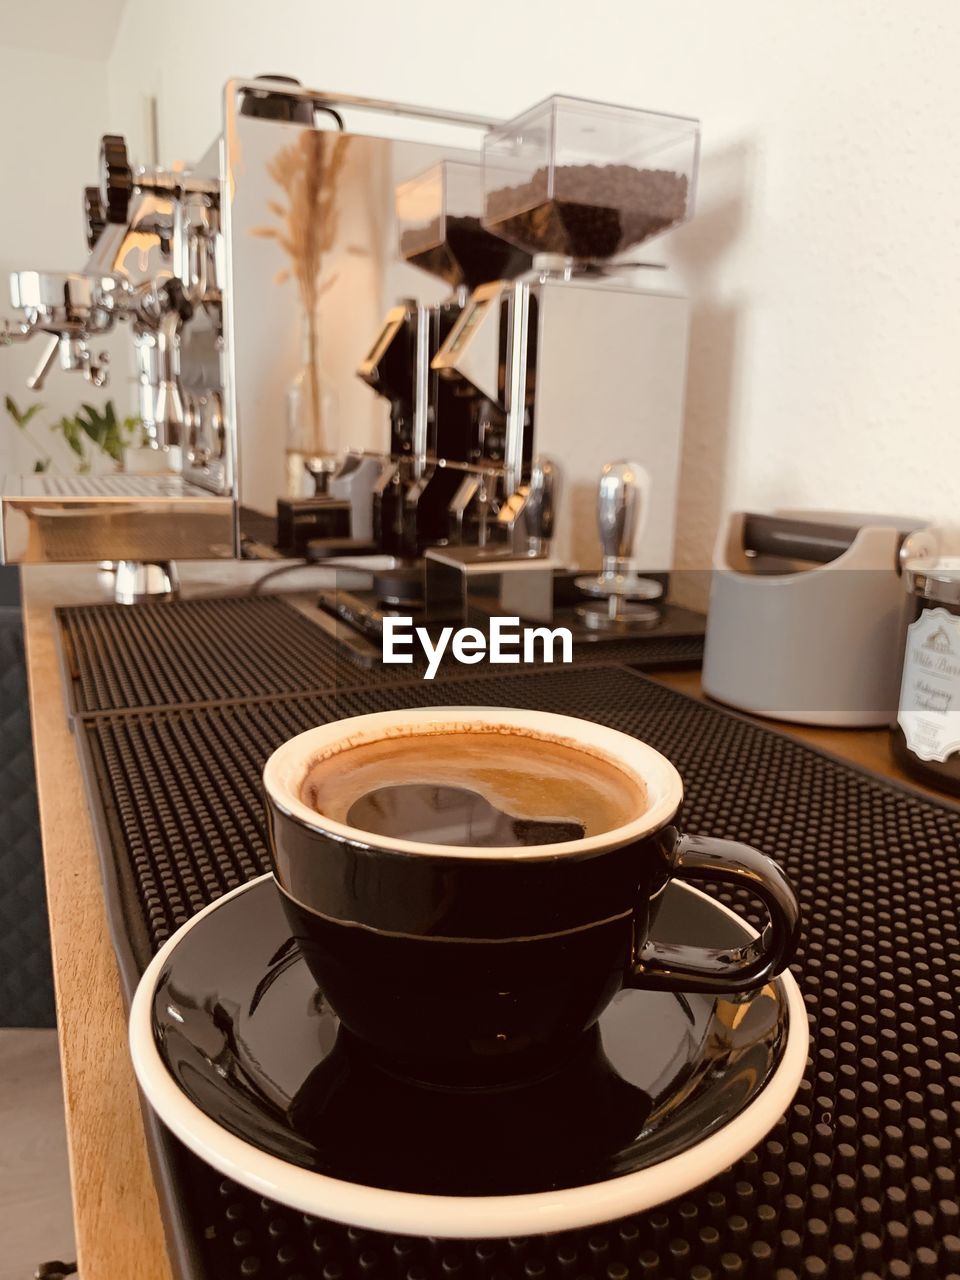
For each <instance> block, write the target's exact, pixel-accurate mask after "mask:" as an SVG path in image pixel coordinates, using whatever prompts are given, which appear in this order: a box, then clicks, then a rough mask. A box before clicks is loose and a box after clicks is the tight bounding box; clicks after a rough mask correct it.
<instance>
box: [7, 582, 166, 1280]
mask: <svg viewBox="0 0 960 1280" xmlns="http://www.w3.org/2000/svg"><path fill="white" fill-rule="evenodd" d="M23 594H24V639H25V644H26V650H27V670H28V674H29V690H30V713H31V717H32V721H33V750H34V760H35V765H36V775H37V798H38V801H39V808H40V829H41V834H42V839H43V856H44V874H45V878H46V890H47V910H48V913H49V917H50V946H51V953H52V957H53V975H54V986H55V990H56V1001H57V1027H58V1036H59V1042H60V1062H61V1070H62V1075H63V1093H64V1105H65V1109H66V1121H67V1137H68V1144H69V1152H70V1181H71V1187H72V1193H73V1212H74V1230H75V1234H76V1245H77V1262H78V1267H79V1274H80V1276H81V1277H82V1280H100V1278H101V1277H104V1278H105V1277H108V1276H117V1277H120V1276H122V1277H124V1280H171V1274H172V1273H171V1270H170V1264H169V1259H168V1255H167V1248H166V1242H165V1239H164V1232H163V1224H162V1221H161V1217H160V1206H159V1203H158V1200H157V1193H156V1188H155V1185H154V1181H153V1174H152V1171H151V1168H150V1162H149V1157H148V1154H147V1147H146V1141H145V1137H144V1129H143V1119H142V1116H141V1112H140V1100H139V1095H138V1092H137V1086H136V1081H135V1078H134V1075H133V1068H132V1066H131V1063H130V1055H129V1052H128V1049H127V1018H126V1010H125V1007H124V1002H123V998H122V995H121V989H120V978H119V974H118V971H117V965H116V960H115V958H114V953H113V947H112V945H111V941H110V934H109V930H108V927H107V918H106V911H105V907H104V896H103V887H102V882H101V876H100V866H99V862H98V859H97V852H96V847H95V844H94V837H93V831H92V827H91V823H90V819H89V816H88V811H87V799H86V795H85V793H84V788H83V779H82V776H81V770H80V762H79V760H78V757H77V751H76V746H75V743H74V740H73V734H72V733H71V730H70V727H69V724H68V721H67V713H66V707H65V704H64V691H63V687H62V682H61V678H60V669H59V661H58V656H57V641H56V621H55V618H54V614H53V609H52V607H51V605H50V604H49V603H48V602H47V601H46V600H45V599H44V597H45V596H46V592H43V591H41V592H39V593H37V594H36V597H35V598H32V597H33V595H34V593H32V592H31V591H30V590H29V589H25V590H24V593H23Z"/></svg>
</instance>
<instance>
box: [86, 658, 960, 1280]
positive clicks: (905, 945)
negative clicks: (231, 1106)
mask: <svg viewBox="0 0 960 1280" xmlns="http://www.w3.org/2000/svg"><path fill="white" fill-rule="evenodd" d="M430 702H445V703H455V702H462V703H484V702H486V703H493V704H505V705H518V706H535V707H540V708H542V709H544V710H551V711H562V712H565V713H568V714H572V715H579V716H583V717H585V718H587V719H593V720H598V721H601V722H603V723H606V724H608V725H611V726H614V727H616V728H619V729H622V730H625V731H626V732H629V733H633V734H636V735H637V736H640V737H642V738H644V739H645V740H647V741H649V742H650V743H652V744H653V745H654V746H656V747H658V748H659V749H660V750H662V751H664V752H665V753H666V754H667V755H669V756H670V757H671V759H673V760H674V761H675V762H676V764H677V765H678V767H679V768H680V771H681V773H682V774H683V776H684V782H685V787H686V793H687V802H686V811H685V825H686V827H687V829H688V830H691V831H697V830H701V831H704V832H708V833H710V834H713V835H719V836H727V837H733V838H737V839H741V840H746V841H748V842H750V843H753V844H756V845H758V846H759V847H760V848H762V849H764V850H766V851H768V852H770V853H772V854H774V855H775V856H777V857H778V858H780V859H781V860H782V861H783V863H784V865H785V866H786V868H787V870H788V872H789V874H790V875H791V876H792V877H793V879H794V882H795V884H796V886H797V888H798V892H799V895H800V898H801V901H802V905H803V909H804V918H805V924H804V938H803V944H802V948H801V952H800V954H799V956H798V960H797V963H796V964H795V965H794V971H795V972H796V974H797V977H798V979H799V982H800V986H801V989H802V991H803V994H804V998H805V1000H806V1002H807V1007H808V1010H809V1014H810V1018H811V1028H812V1034H813V1041H812V1049H811V1058H810V1061H809V1064H808V1069H807V1072H806V1075H805V1078H804V1081H803V1083H802V1086H801V1088H800V1091H799V1093H798V1095H797V1098H796V1100H795V1102H794V1104H793V1105H792V1106H791V1108H790V1110H789V1111H788V1113H787V1114H786V1116H784V1117H783V1118H782V1119H781V1121H780V1122H779V1123H778V1124H777V1126H776V1127H775V1129H774V1130H773V1132H772V1133H771V1134H770V1135H769V1137H768V1139H767V1140H766V1141H765V1142H764V1143H763V1144H761V1146H759V1147H758V1148H757V1149H756V1150H755V1151H753V1152H751V1153H750V1154H749V1155H747V1156H746V1157H744V1158H743V1159H741V1160H739V1161H737V1163H736V1164H735V1165H734V1166H733V1167H732V1168H731V1169H730V1170H729V1171H728V1172H727V1173H726V1174H725V1175H723V1176H721V1177H719V1178H716V1179H714V1180H713V1181H712V1182H711V1183H709V1184H708V1185H706V1186H704V1187H702V1188H700V1189H699V1190H698V1191H696V1192H694V1193H692V1194H691V1195H690V1196H688V1197H685V1198H684V1199H682V1200H678V1201H674V1202H671V1203H669V1204H666V1205H664V1206H663V1207H662V1208H660V1209H658V1210H656V1211H654V1212H652V1213H648V1214H643V1215H640V1216H638V1217H636V1218H630V1219H627V1220H625V1221H622V1222H618V1223H614V1224H612V1225H609V1226H605V1227H600V1228H593V1229H589V1230H584V1231H578V1232H573V1233H570V1234H569V1235H564V1236H556V1237H543V1238H533V1239H528V1240H512V1241H498V1242H492V1243H487V1242H477V1241H462V1242H450V1241H428V1240H407V1239H402V1238H394V1237H389V1236H383V1235H377V1234H375V1233H370V1232H359V1231H353V1230H348V1229H346V1228H343V1227H340V1226H336V1225H333V1224H330V1223H327V1222H323V1221H320V1220H316V1219H312V1218H304V1217H303V1216H301V1215H300V1214H297V1213H294V1212H292V1211H290V1210H287V1209H284V1208H282V1207H280V1206H278V1205H276V1204H273V1203H271V1202H269V1201H263V1200H260V1199H259V1198H258V1197H257V1196H255V1195H253V1194H252V1193H250V1192H247V1191H245V1190H244V1189H242V1188H240V1187H238V1186H235V1185H233V1184H231V1183H228V1182H224V1181H223V1180H222V1179H221V1178H220V1176H219V1175H218V1174H216V1173H214V1172H213V1171H212V1170H211V1169H210V1168H209V1167H208V1166H206V1165H204V1164H203V1163H202V1162H200V1161H198V1160H197V1159H196V1158H195V1157H193V1156H192V1155H190V1154H189V1153H187V1152H186V1151H185V1149H183V1148H179V1147H178V1148H177V1150H176V1153H175V1157H174V1175H175V1179H176V1186H177V1194H178V1198H179V1200H180V1203H181V1206H182V1207H183V1209H184V1212H185V1213H186V1214H187V1216H188V1220H189V1223H190V1231H189V1234H190V1236H191V1239H192V1240H193V1242H194V1244H195V1246H196V1248H197V1250H198V1254H199V1257H200V1260H201V1262H200V1274H202V1275H204V1276H206V1277H211V1278H212V1277H216V1278H217V1280H221V1278H223V1280H227V1278H228V1277H252V1276H261V1277H264V1278H267V1277H269V1278H270V1280H273V1277H277V1278H278V1280H279V1278H281V1277H282V1278H283V1280H295V1278H296V1277H320V1278H322V1280H346V1277H355V1276H362V1277H369V1280H381V1278H382V1280H432V1278H433V1277H438V1278H441V1277H463V1278H464V1280H468V1278H472V1277H478V1278H481V1280H507V1278H508V1277H523V1278H524V1280H539V1278H541V1277H542V1278H544V1280H553V1278H560V1277H568V1278H569V1280H578V1278H579V1277H588V1276H589V1277H593V1278H594V1280H629V1278H630V1277H645V1278H647V1280H711V1278H712V1277H715V1278H718V1280H719V1278H722V1277H741V1278H743V1280H768V1278H769V1280H793V1278H794V1277H810V1278H815V1277H829V1278H830V1280H845V1278H846V1277H861V1278H862V1280H868V1278H870V1277H875V1276H879V1277H886V1278H889V1280H901V1278H904V1277H923V1278H925V1280H934V1278H937V1280H945V1278H946V1277H951V1280H953V1278H955V1277H960V1190H958V1187H957V1158H958V1154H960V1039H958V1025H957V1023H958V1018H957V995H956V984H957V976H958V969H960V936H958V929H960V921H958V915H960V876H958V856H960V809H958V808H955V807H953V806H951V805H948V804H946V803H944V804H940V803H938V802H936V801H933V800H929V799H926V798H924V797H922V796H920V795H919V794H917V793H913V792H911V791H909V790H908V789H905V788H904V789H901V788H899V787H897V786H895V785H893V784H890V783H887V782H884V781H882V780H880V779H876V778H873V777H871V776H870V775H867V774H864V773H862V772H859V771H858V770H856V769H854V768H851V767H849V766H847V765H844V764H841V763H839V762H836V761H833V760H831V759H829V758H827V757H825V756H822V755H820V754H818V753H817V752H815V751H813V750H811V749H809V748H806V747H804V746H803V745H801V744H800V743H798V742H796V741H794V740H792V739H789V738H787V737H785V736H782V735H780V734H777V733H774V732H771V731H769V730H766V729H762V728H760V727H758V726H756V725H753V724H750V723H748V722H747V721H744V720H741V719H740V718H738V717H736V716H734V715H731V714H729V713H727V712H724V711H722V710H720V709H718V708H715V707H711V706H705V705H703V704H700V703H697V702H694V701H692V700H691V699H688V698H685V697H683V696H682V695H680V694H677V693H674V692H672V691H670V690H667V689H665V688H663V687H662V686H659V685H656V684H654V683H653V682H651V681H648V680H646V679H645V678H643V677H642V676H639V675H637V674H635V673H633V672H629V671H625V670H623V669H617V668H595V669H592V670H581V671H575V670H569V669H568V670H566V671H564V672H557V673H543V674H537V675H528V674H524V675H520V674H518V675H516V676H507V677H504V676H495V677H489V678H473V679H470V680H466V681H446V682H444V683H443V684H437V683H434V684H433V685H424V684H422V683H418V684H416V685H407V686H403V687H400V686H394V687H392V688H386V687H380V688H374V689H369V690H366V691H361V690H355V691H352V692H344V693H341V694H338V695H337V696H329V697H325V696H296V697H283V698H276V699H270V700H263V701H260V702H257V703H248V704H246V705H234V706H224V707H215V708H197V709H179V710H169V711H163V712H150V713H139V714H131V715H116V716H101V717H94V718H90V719H88V720H87V721H85V722H83V730H84V733H85V734H86V744H87V749H88V752H89V760H90V763H91V768H92V772H93V775H94V777H95V778H96V779H97V780H98V783H97V785H98V786H99V788H100V791H101V796H100V798H101V801H102V806H103V812H104V815H105V817H106V820H107V825H108V830H109V836H110V838H109V846H110V849H111V850H112V854H113V857H114V867H113V869H114V870H115V871H116V876H117V881H118V883H119V885H120V889H121V894H120V898H121V900H122V902H123V903H124V904H125V907H126V909H127V915H126V927H127V931H128V934H129V936H130V940H131V941H132V942H133V944H134V947H135V950H136V952H137V959H138V962H139V963H140V964H141V965H142V964H143V963H144V962H145V960H146V958H147V957H148V956H149V954H151V953H152V952H153V951H154V950H155V949H156V948H157V947H158V946H159V945H160V943H162V942H163V941H164V939H165V938H167V937H168V936H169V935H170V933H171V932H172V931H173V930H174V929H175V928H176V927H177V926H178V925H179V924H181V923H182V922H183V921H184V920H186V919H187V918H188V917H189V916H190V915H191V914H192V913H193V912H194V911H196V910H197V909H198V908H199V907H200V906H202V905H203V904H204V903H205V902H208V901H209V900H210V899H211V898H214V897H216V896H218V895H219V894H222V893H223V892H225V891H226V890H227V889H230V888H232V887H233V886H234V885H237V884H239V883H241V882H242V881H243V880H244V879H246V878H249V877H250V876H252V875H254V874H257V873H259V872H260V871H261V870H263V869H264V868H265V866H266V861H265V843H264V828H263V814H262V808H261V802H260V797H259V782H258V777H259V771H260V767H261V765H262V762H263V760H264V759H265V757H266V756H267V754H268V753H269V752H270V750H271V749H272V748H273V747H274V746H275V745H276V744H278V743H279V742H281V741H282V740H283V739H284V738H286V737H289V736H290V735H291V734H294V733H297V732H299V731H300V730H302V729H304V728H306V727H308V726H309V725H312V724H316V723H319V722H321V721H324V720H328V719H330V718H333V717H337V716H345V715H351V714H358V713H360V712H364V711H372V710H376V709H385V708H387V707H397V706H404V705H423V704H426V703H430ZM726 900H727V901H728V902H730V903H731V904H732V905H734V906H735V907H736V908H737V909H738V910H740V911H741V912H743V913H744V914H749V910H748V903H747V901H746V899H745V898H743V896H742V895H741V894H733V895H731V896H728V897H727V899H726Z"/></svg>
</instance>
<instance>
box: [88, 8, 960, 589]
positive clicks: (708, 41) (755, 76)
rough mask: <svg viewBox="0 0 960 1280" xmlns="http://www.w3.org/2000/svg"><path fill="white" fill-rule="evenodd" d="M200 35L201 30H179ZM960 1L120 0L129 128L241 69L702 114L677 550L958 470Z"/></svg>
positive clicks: (668, 253)
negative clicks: (731, 527) (398, 0)
mask: <svg viewBox="0 0 960 1280" xmlns="http://www.w3.org/2000/svg"><path fill="white" fill-rule="evenodd" d="M186 32H189V39H186V38H184V33H186ZM958 61H960V9H958V8H957V6H956V5H955V4H953V3H951V0H929V2H928V3H926V4H924V5H923V6H913V5H907V4H904V3H903V2H902V0H874V2H873V3H866V2H865V0H845V3H843V4H842V5H838V4H836V3H833V2H831V0H809V2H808V3H805V4H800V3H798V2H796V0H793V2H790V3H786V4H778V5H772V4H769V3H767V2H766V0H741V3H738V4H736V5H717V4H713V3H710V0H646V2H645V3H643V4H638V3H636V0H607V2H606V3H604V4H602V5H593V6H588V5H583V4H572V3H570V2H569V0H565V2H564V3H559V4H558V3H557V2H556V0H550V2H547V0H527V2H526V3H525V4H517V3H515V0H485V3H484V4H483V5H482V6H480V7H479V8H477V9H475V10H473V11H471V10H460V11H455V12H453V13H447V14H441V13H440V11H438V9H437V7H436V5H435V4H428V3H426V0H407V2H406V3H404V4H402V5H397V4H392V3H387V0H372V2H368V3H366V4H364V5H363V6H362V7H360V6H355V5H326V4H325V5H306V4H303V3H295V2H294V0H274V2H273V3H272V4H271V5H270V7H269V10H267V9H266V8H265V7H264V6H263V5H262V4H261V3H260V2H259V0H232V2H231V3H227V2H226V0H211V2H209V3H207V4H204V5H202V6H198V5H195V4H190V3H188V0H170V2H169V4H168V6H167V11H166V15H165V19H164V21H163V22H162V23H158V22H157V21H156V15H155V13H154V12H153V11H152V10H151V8H150V7H149V6H147V5H142V4H133V5H128V6H127V10H126V14H125V17H124V20H123V23H122V26H121V29H120V31H119V34H118V38H117V41H116V44H115V47H114V50H113V54H112V57H111V61H110V89H111V105H112V109H113V115H114V118H115V119H116V120H118V121H120V122H121V123H122V124H123V127H125V128H130V129H131V130H132V131H133V132H134V133H135V132H136V131H137V129H139V127H140V126H141V121H142V95H143V94H144V92H157V93H158V94H159V97H160V123H161V140H160V141H161V153H162V154H163V155H165V156H173V155H183V156H188V157H189V156H190V155H193V154H199V153H200V152H201V151H202V150H203V149H204V148H205V147H206V145H207V143H208V142H209V140H210V138H211V137H212V136H213V134H214V133H216V131H217V130H218V128H219V123H218V122H219V112H220V105H219V85H220V84H221V83H222V82H223V81H224V80H225V79H226V78H227V76H228V75H231V74H238V73H239V74H255V73H258V72H266V71H282V72H288V73H290V74H294V75H298V76H300V77H301V78H302V79H304V80H307V81H309V82H311V83H313V84H314V85H316V86H319V87H325V88H332V89H338V90H343V91H346V92H355V93H365V94H373V95H379V96H383V97H394V98H398V99H402V100H406V101H422V102H427V103H433V104H437V105H442V106H450V107H459V108H462V109H464V110H473V111H478V112H485V113H490V114H495V115H507V114H510V113H512V112H514V111H517V110H519V109H521V108H523V107H525V106H526V105H528V104H530V103H532V102H533V101H535V100H536V99H538V98H540V97H542V96H544V95H546V94H548V93H552V92H556V91H561V90H562V91H564V92H568V93H574V94H582V95H584V96H588V97H595V98H602V99H607V100H610V101H615V102H624V103H632V104H634V105H637V106H644V107H651V108H656V109H662V110H668V111H677V112H681V113H685V114H695V115H698V116H700V117H701V118H702V120H703V142H704V150H703V164H702V172H701V184H700V208H699V212H698V215H697V218H696V220H695V221H694V222H693V223H692V224H691V225H690V226H689V227H687V228H685V229H684V230H683V231H681V232H680V233H678V234H676V235H675V236H673V237H668V239H667V240H664V241H663V242H662V243H661V244H659V245H657V246H656V253H657V256H661V255H662V256H663V257H664V258H667V259H669V260H670V261H671V262H672V264H673V265H674V266H675V267H676V269H677V270H678V272H679V273H680V276H681V278H682V279H683V280H684V281H685V282H686V287H687V288H688V289H689V291H690V292H691V294H692V296H693V298H694V300H695V304H696V309H695V316H694V326H693V343H692V349H691V361H690V380H689V393H688V411H687V427H686V441H685V454H684V477H683V495H684V502H683V510H682V515H681V539H680V553H681V561H682V562H683V563H686V564H688V565H693V564H700V563H703V561H704V558H705V557H706V556H708V554H709V549H710V547H711V545H712V541H713V537H714V532H715V530H716V527H717V525H718V523H719V521H720V519H721V516H722V513H723V512H724V511H725V510H728V509H730V508H732V507H743V506H751V507H761V508H764V507H771V506H773V505H776V504H784V505H794V506H818V505H819V506H825V507H841V508H842V507H849V508H854V509H856V508H859V509H861V510H863V509H874V510H878V509H879V510H903V511H908V512H909V511H917V512H919V513H921V514H926V513H929V514H932V515H940V516H946V515H949V514H951V513H952V511H953V509H954V505H955V502H954V500H955V492H956V481H957V476H958V474H960V431H958V429H957V423H958V418H960V378H958V376H957V356H956V351H955V347H956V331H957V320H956V310H957V299H958V297H960V254H958V252H957V240H958V234H957V233H958V194H960V175H958V170H957V162H956V155H957V152H958V146H957V143H958V134H960V111H958V109H957V108H958V106H960V90H958V88H957V76H956V67H957V65H958Z"/></svg>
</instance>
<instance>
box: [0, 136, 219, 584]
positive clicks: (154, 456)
mask: <svg viewBox="0 0 960 1280" xmlns="http://www.w3.org/2000/svg"><path fill="white" fill-rule="evenodd" d="M99 168H100V180H99V183H98V185H97V186H91V187H88V188H87V189H86V190H85V192H84V202H83V213H84V218H85V224H86V226H85V230H86V238H87V245H88V248H89V250H90V256H89V258H88V260H87V262H86V264H85V266H84V267H83V269H82V271H80V272H76V273H70V272H67V273H62V272H50V271H34V270H24V271H15V272H13V273H12V275H11V277H10V300H11V303H12V305H13V307H14V308H15V309H16V310H17V311H19V312H20V313H21V315H22V317H23V318H22V320H20V321H19V322H17V323H13V324H11V323H10V322H9V321H7V322H5V323H4V324H3V325H2V327H0V345H7V344H10V343H13V342H23V341H27V340H30V339H33V338H34V337H38V338H40V339H42V350H41V354H40V358H39V360H38V363H37V366H36V369H35V371H34V373H33V374H32V375H31V376H30V378H29V379H28V386H29V387H30V389H31V390H34V391H39V390H41V389H42V387H43V385H44V382H45V380H46V378H47V377H48V376H49V375H50V373H51V371H52V370H53V369H54V367H55V366H57V367H59V369H61V370H65V371H76V372H80V373H81V374H82V375H83V377H84V378H85V379H86V381H87V382H88V383H90V384H91V385H92V386H94V387H102V386H104V385H105V384H106V383H107V381H108V377H109V372H110V371H109V368H108V365H107V361H106V356H105V354H98V353H97V352H96V351H95V343H96V341H97V339H98V338H100V337H102V336H103V335H104V334H105V333H107V332H109V331H110V330H112V329H113V328H114V327H115V326H116V325H117V324H118V323H121V322H123V323H125V324H126V325H128V326H129V329H130V332H131V336H132V347H133V354H134V360H135V368H136V384H137V400H138V411H139V420H140V424H141V425H140V433H141V436H140V441H139V443H138V444H137V445H135V446H133V447H132V448H130V449H128V451H127V457H126V459H125V461H126V469H125V471H124V472H123V473H118V474H111V475H102V476H77V477H75V478H64V477H55V476H47V475H34V476H29V477H27V476H23V477H5V478H4V483H3V508H2V514H3V520H2V526H0V550H2V554H3V559H4V560H6V561H7V562H28V563H29V562H31V561H36V560H84V559H97V560H109V561H112V562H114V568H115V571H116V575H117V577H116V592H117V598H118V599H119V600H123V601H133V600H136V599H138V598H140V597H141V596H146V595H157V594H159V595H172V594H174V593H175V591H176V574H175V567H174V562H175V560H177V559H186V558H190V559H192V558H211V557H212V558H216V557H223V556H232V555H233V554H234V552H235V528H234V523H235V522H234V512H233V491H234V459H233V452H232V449H231V447H230V442H229V440H228V438H227V434H226V431H225V426H224V412H223V396H222V391H223V369H222V362H221V352H222V347H223V340H222V334H223V324H222V295H221V276H222V270H221V263H222V255H221V250H220V198H219V192H220V184H219V179H218V177H217V174H216V170H213V171H212V172H204V171H203V170H202V169H201V170H197V171H182V172H179V171H178V172H174V171H172V170H163V169H155V168H152V169H144V168H139V169H134V168H133V167H132V166H131V164H130V161H129V159H128V156H127V149H126V145H125V143H124V140H123V138H121V137H119V136H117V135H107V136H105V137H104V138H103V140H102V143H101V149H100V164H99ZM175 515H176V516H177V517H178V518H174V517H175Z"/></svg>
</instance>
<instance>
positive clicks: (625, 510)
mask: <svg viewBox="0 0 960 1280" xmlns="http://www.w3.org/2000/svg"><path fill="white" fill-rule="evenodd" d="M649 488H650V476H649V475H648V473H647V472H646V471H645V470H644V468H643V467H641V466H640V464H639V463H638V462H631V461H629V460H627V459H625V460H623V461H620V462H607V463H604V466H603V470H602V471H601V472H600V485H599V488H598V490H597V527H598V528H599V531H600V550H601V553H602V555H603V572H604V574H613V573H616V572H617V568H618V565H619V564H620V562H621V561H623V560H627V559H629V557H630V555H631V554H632V552H633V548H634V545H635V543H636V541H637V538H638V537H639V535H640V533H641V532H642V528H643V525H644V524H646V515H647V513H646V505H647V496H648V493H649Z"/></svg>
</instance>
